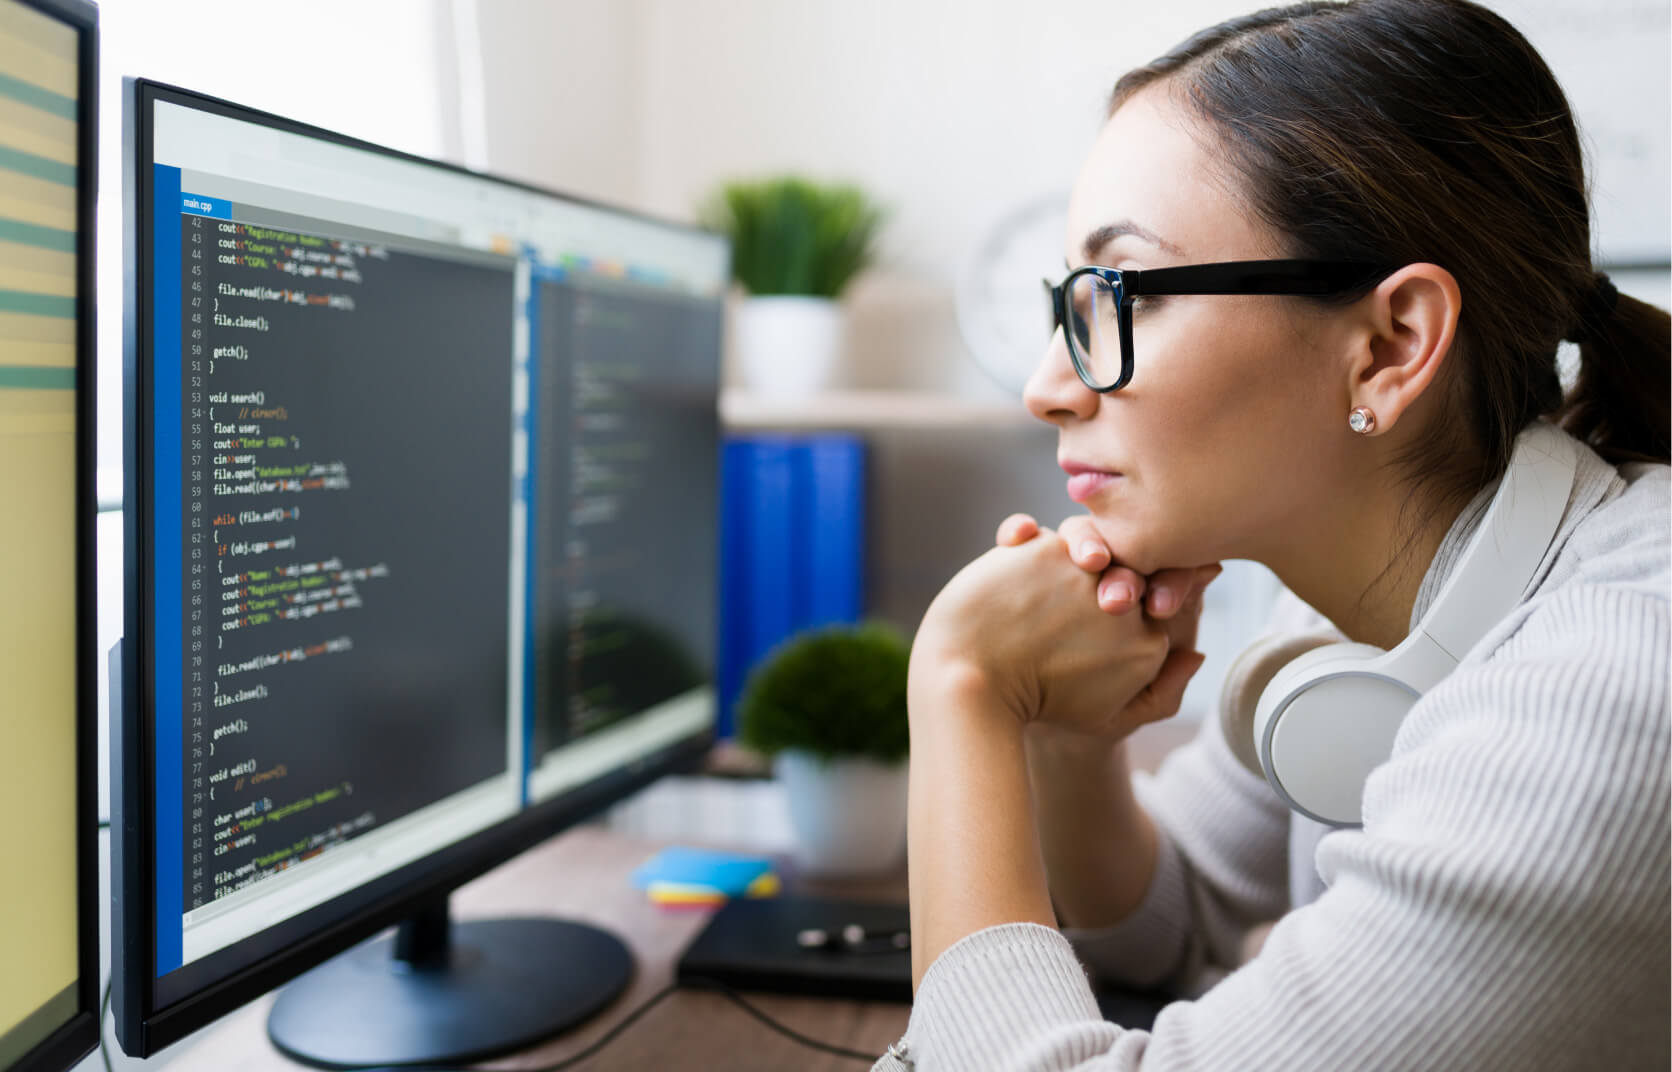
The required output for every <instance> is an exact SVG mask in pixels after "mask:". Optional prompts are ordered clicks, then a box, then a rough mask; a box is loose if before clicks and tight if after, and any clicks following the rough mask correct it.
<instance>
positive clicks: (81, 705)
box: [0, 0, 98, 1069]
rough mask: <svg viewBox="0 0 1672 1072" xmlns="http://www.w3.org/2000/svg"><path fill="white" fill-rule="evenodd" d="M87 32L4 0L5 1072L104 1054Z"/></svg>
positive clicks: (0, 595) (80, 13) (1, 822)
mask: <svg viewBox="0 0 1672 1072" xmlns="http://www.w3.org/2000/svg"><path fill="white" fill-rule="evenodd" d="M93 20H94V16H93V12H92V9H91V7H87V6H83V5H75V6H68V5H66V6H60V5H32V4H22V3H17V2H15V0H0V503H3V504H4V505H3V506H0V858H3V859H4V860H5V861H6V864H5V879H4V887H5V893H4V895H3V897H0V904H3V906H4V911H0V965H4V966H5V968H4V970H3V971H0V1069H11V1068H14V1067H27V1068H31V1069H35V1068H67V1067H69V1065H71V1064H73V1063H74V1062H75V1061H76V1060H78V1059H79V1058H80V1057H81V1056H82V1055H83V1054H85V1053H86V1052H87V1050H88V1049H89V1048H90V1047H91V1045H92V1042H93V1039H94V1034H93V1031H94V1018H93V1007H94V1005H95V1002H94V1000H93V994H94V993H95V991H96V988H97V985H98V948H97V938H98V925H97V918H98V917H97V911H98V907H97V903H96V890H97V871H96V865H95V864H94V862H93V861H94V857H93V855H92V844H93V840H94V839H96V837H97V834H96V830H95V821H96V816H95V815H94V804H93V801H94V799H95V796H96V793H97V783H96V780H95V778H94V776H93V771H92V767H91V762H90V760H89V759H88V756H90V753H91V749H92V747H93V734H94V733H95V724H94V721H93V711H92V707H93V704H92V701H91V699H90V698H89V697H88V696H86V695H85V693H86V692H87V690H88V681H89V678H88V674H87V671H88V668H89V667H90V666H91V663H90V662H89V661H88V657H89V654H90V653H89V652H87V651H86V650H85V646H84V644H83V640H84V639H85V637H86V635H87V634H86V633H85V632H83V630H85V629H87V628H88V626H89V624H90V623H88V622H84V621H83V618H84V617H90V615H91V601H90V599H89V598H88V589H87V586H86V585H85V580H86V575H85V573H84V572H83V569H84V562H83V557H84V556H86V555H88V554H90V543H89V536H90V531H91V530H90V528H89V523H90V509H91V499H90V496H89V494H88V487H89V485H88V482H87V475H86V472H85V467H86V466H87V465H88V464H89V456H88V455H86V454H85V453H84V452H83V451H82V443H83V440H84V438H85V437H86V436H87V435H88V434H89V432H90V430H89V428H88V427H87V426H86V423H85V422H86V411H87V406H86V399H87V398H88V397H90V396H91V394H92V388H91V385H90V384H89V382H88V377H89V375H90V368H91V363H90V361H89V360H88V358H89V357H90V354H91V344H90V340H91V338H92V326H91V322H90V317H91V315H92V311H91V308H90V306H91V300H90V299H91V295H90V294H89V293H88V292H87V290H86V282H87V280H88V279H89V278H90V277H89V271H88V269H89V267H90V264H91V244H90V243H91V236H90V234H89V230H90V226H91V215H90V212H89V207H90V204H91V189H92V172H93V164H92V159H91V156H90V152H91V145H92V138H91V131H90V127H91V124H92V117H91V114H90V108H91V103H92V100H91V93H92V84H93V79H92V59H91V57H92V48H93V44H92V34H93V27H94V21H93ZM78 1020H79V1021H80V1022H79V1023H77V1021H78ZM72 1025H74V1026H73V1029H72Z"/></svg>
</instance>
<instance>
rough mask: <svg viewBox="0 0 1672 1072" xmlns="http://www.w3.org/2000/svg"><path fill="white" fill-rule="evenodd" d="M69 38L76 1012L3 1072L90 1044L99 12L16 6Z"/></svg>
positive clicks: (67, 1060)
mask: <svg viewBox="0 0 1672 1072" xmlns="http://www.w3.org/2000/svg"><path fill="white" fill-rule="evenodd" d="M19 2H20V3H21V4H22V5H23V6H24V7H27V8H31V9H33V10H35V11H38V12H40V13H41V14H43V15H45V16H47V17H48V18H53V19H57V20H58V21H60V22H62V23H64V24H65V25H67V26H69V27H70V28H71V29H73V30H75V31H76V33H77V35H78V37H79V38H80V47H79V49H78V52H77V70H76V82H77V101H76V109H77V114H76V125H77V129H76V290H77V297H78V301H77V303H76V355H75V367H76V401H75V421H76V431H75V492H74V503H75V538H76V550H75V584H76V594H75V615H76V624H75V646H76V651H75V691H76V700H75V729H76V747H75V772H76V833H75V864H76V1012H75V1015H73V1016H72V1017H70V1019H69V1020H67V1021H65V1022H64V1023H63V1024H61V1025H60V1026H59V1027H57V1028H56V1029H54V1030H53V1032H52V1034H50V1035H48V1036H47V1037H46V1038H45V1039H43V1040H41V1041H40V1042H39V1043H37V1044H36V1045H35V1046H34V1047H33V1048H31V1049H30V1050H29V1051H28V1052H27V1053H25V1054H24V1055H23V1056H22V1057H20V1058H18V1059H17V1061H15V1062H14V1063H13V1064H12V1068H11V1072H61V1070H63V1069H67V1068H70V1067H72V1066H74V1065H75V1064H76V1063H77V1062H79V1061H80V1060H81V1059H82V1058H84V1057H86V1056H87V1055H88V1054H89V1053H91V1052H92V1051H93V1048H94V1047H95V1046H97V1045H98V1044H99V1030H100V1020H101V1016H100V1010H99V1006H100V1001H99V911H100V909H99V904H100V902H99V722H98V719H99V689H98V661H97V660H98V655H97V652H96V650H95V649H96V647H97V645H98V556H97V554H96V553H95V548H94V540H95V534H96V532H97V521H98V499H97V495H96V491H95V483H96V482H95V479H94V472H95V467H96V466H97V463H98V445H97V441H96V422H97V412H98V397H97V396H98V391H97V379H96V370H95V368H94V366H95V364H96V358H97V353H96V351H97V344H98V331H97V323H96V310H97V305H98V302H97V300H96V294H95V291H94V287H95V285H96V283H97V277H98V271H97V258H96V249H97V242H96V234H95V232H96V230H97V221H98V175H99V155H98V150H99V134H98V116H99V10H98V8H96V7H95V6H93V4H91V3H90V2H88V0H19Z"/></svg>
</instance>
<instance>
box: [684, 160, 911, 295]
mask: <svg viewBox="0 0 1672 1072" xmlns="http://www.w3.org/2000/svg"><path fill="white" fill-rule="evenodd" d="M698 215H699V218H700V219H701V221H702V223H703V225H704V226H706V227H709V228H710V229H712V230H715V231H719V232H720V233H722V234H724V235H727V236H728V237H730V238H731V240H732V275H733V277H735V278H736V279H737V281H738V282H739V283H741V284H742V285H743V286H744V288H745V289H747V290H748V291H749V293H751V294H756V295H762V294H802V295H810V296H813V297H818V298H835V297H837V296H839V295H840V294H841V293H842V291H843V290H844V289H846V288H847V285H848V283H849V282H850V281H851V280H852V279H853V277H854V276H856V275H858V274H859V273H860V272H861V271H862V270H864V269H865V268H866V267H868V266H869V265H870V264H871V263H872V262H873V260H874V259H875V256H876V244H877V237H878V234H879V233H880V231H881V230H882V224H883V220H884V218H885V213H884V212H883V210H882V208H881V207H880V206H878V205H877V204H876V203H875V202H873V201H872V200H871V199H870V198H869V197H867V196H866V195H865V193H864V192H862V191H861V190H860V189H859V188H858V187H855V186H849V185H828V186H827V185H820V184H818V183H815V182H811V181H809V180H807V179H803V178H798V177H796V176H789V175H786V176H782V177H778V178H770V179H761V180H757V181H752V182H728V183H725V184H723V185H722V186H720V188H719V189H718V190H716V191H715V192H714V193H713V194H712V195H710V197H709V199H708V200H707V202H706V203H705V204H704V205H703V207H702V208H701V210H700V211H699V213H698Z"/></svg>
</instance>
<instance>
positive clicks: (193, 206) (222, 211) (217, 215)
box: [180, 193, 232, 220]
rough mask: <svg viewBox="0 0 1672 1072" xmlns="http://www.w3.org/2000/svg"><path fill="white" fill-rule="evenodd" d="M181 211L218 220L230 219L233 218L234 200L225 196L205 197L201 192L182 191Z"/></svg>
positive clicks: (188, 214) (189, 214)
mask: <svg viewBox="0 0 1672 1072" xmlns="http://www.w3.org/2000/svg"><path fill="white" fill-rule="evenodd" d="M180 211H181V213H183V214H185V215H187V216H208V217H210V218H211V219H216V220H230V219H231V218H232V202H231V201H228V200H227V199H226V198H224V197H204V196H203V195H201V194H188V193H182V194H181V195H180Z"/></svg>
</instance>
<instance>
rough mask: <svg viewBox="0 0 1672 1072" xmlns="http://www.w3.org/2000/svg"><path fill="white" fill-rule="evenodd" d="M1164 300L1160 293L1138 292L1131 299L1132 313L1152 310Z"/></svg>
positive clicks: (1157, 307) (1158, 306)
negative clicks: (1138, 293)
mask: <svg viewBox="0 0 1672 1072" xmlns="http://www.w3.org/2000/svg"><path fill="white" fill-rule="evenodd" d="M1164 301H1165V296H1164V295H1161V294H1140V295H1138V296H1136V297H1134V298H1133V299H1132V311H1133V313H1143V312H1154V311H1155V310H1156V309H1159V308H1160V307H1161V305H1162V303H1163V302H1164Z"/></svg>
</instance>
